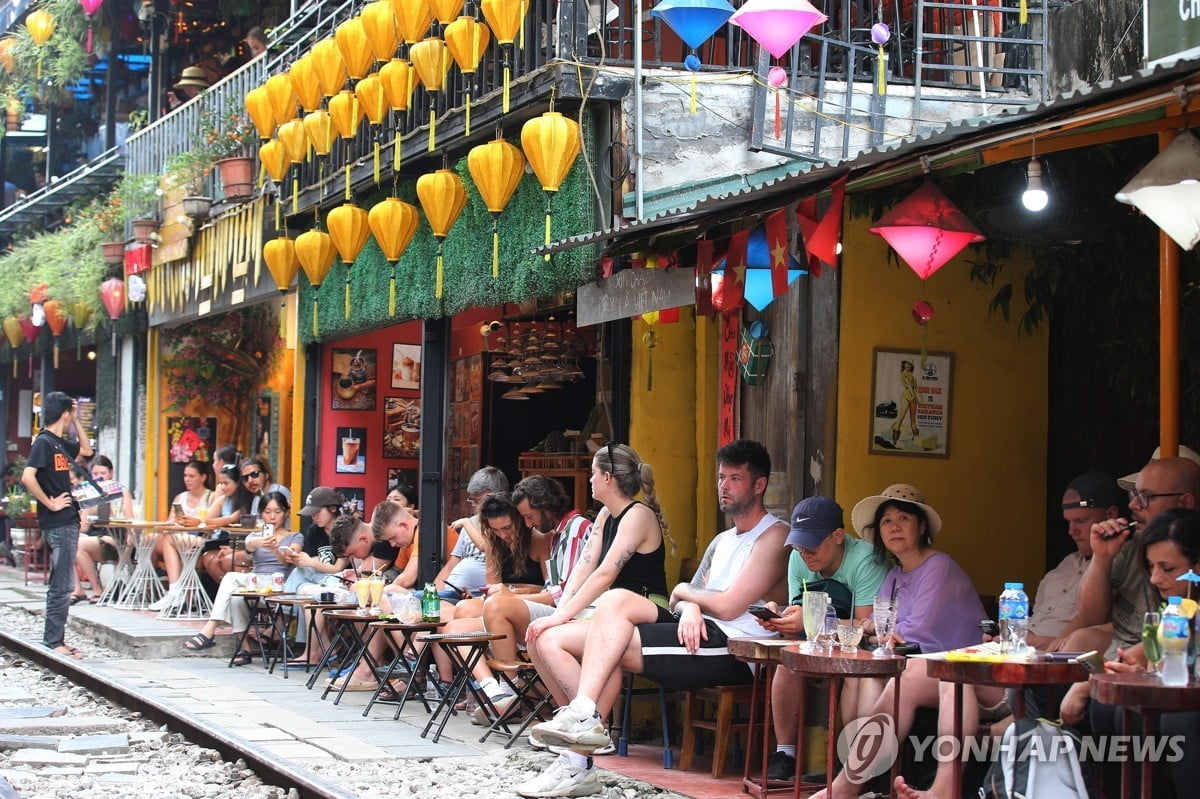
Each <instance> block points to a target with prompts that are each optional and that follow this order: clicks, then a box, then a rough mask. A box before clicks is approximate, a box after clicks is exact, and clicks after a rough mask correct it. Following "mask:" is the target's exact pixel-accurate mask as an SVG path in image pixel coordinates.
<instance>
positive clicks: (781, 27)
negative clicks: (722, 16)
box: [729, 0, 829, 58]
mask: <svg viewBox="0 0 1200 799" xmlns="http://www.w3.org/2000/svg"><path fill="white" fill-rule="evenodd" d="M827 19H829V17H827V16H825V15H824V14H822V13H821V12H820V10H819V9H817V8H816V7H814V6H813V4H812V3H810V2H808V0H748V2H747V3H746V4H745V5H743V6H742V7H741V8H739V9H738V10H737V11H735V12H734V14H733V16H732V17H730V18H729V21H730V22H731V23H732V24H734V25H739V26H741V28H742V30H744V31H746V33H747V34H748V35H749V36H750V38H751V39H753V40H754V41H756V42H758V43H759V44H761V45H762V46H763V47H764V48H766V50H767V52H769V53H770V54H771V55H773V56H775V57H776V58H782V57H783V56H784V55H785V54H786V53H787V51H788V50H791V49H792V45H794V44H795V43H796V42H798V41H800V40H801V39H802V38H804V35H805V34H806V33H808V32H809V31H810V30H812V29H813V28H815V27H816V26H817V25H820V24H821V23H823V22H824V21H825V20H827Z"/></svg>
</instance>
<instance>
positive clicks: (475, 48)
mask: <svg viewBox="0 0 1200 799" xmlns="http://www.w3.org/2000/svg"><path fill="white" fill-rule="evenodd" d="M442 37H443V38H444V39H445V40H446V47H447V48H449V50H450V55H451V56H453V57H454V63H456V64H458V71H459V72H461V73H462V74H463V77H464V80H463V95H464V98H463V100H464V103H463V104H464V109H463V127H464V129H465V132H466V135H468V136H470V135H471V85H472V84H473V83H474V82H475V70H476V69H478V68H479V62H480V61H481V60H483V54H484V52H485V51H486V50H487V46H488V42H490V41H491V39H492V34H491V33H490V32H489V31H488V28H487V25H484V24H483V23H482V22H476V21H475V20H474V19H473V18H472V17H459V18H458V19H456V20H454V21H453V22H451V23H450V24H449V25H447V26H446V29H445V30H444V31H442Z"/></svg>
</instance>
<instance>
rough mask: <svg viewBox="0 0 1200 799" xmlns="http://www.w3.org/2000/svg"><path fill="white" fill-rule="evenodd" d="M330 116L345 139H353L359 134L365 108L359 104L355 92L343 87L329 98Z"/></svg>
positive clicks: (334, 125)
mask: <svg viewBox="0 0 1200 799" xmlns="http://www.w3.org/2000/svg"><path fill="white" fill-rule="evenodd" d="M329 117H330V118H331V119H332V120H333V127H334V129H335V130H336V131H337V132H338V135H339V136H341V137H342V138H343V139H353V138H354V137H355V135H357V134H358V123H359V122H361V121H362V118H363V108H362V106H361V105H359V104H358V100H357V99H356V98H355V96H354V92H352V91H350V90H349V89H342V90H341V91H340V92H338V93H337V94H335V95H334V96H333V97H330V98H329Z"/></svg>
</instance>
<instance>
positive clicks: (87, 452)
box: [21, 391, 92, 659]
mask: <svg viewBox="0 0 1200 799" xmlns="http://www.w3.org/2000/svg"><path fill="white" fill-rule="evenodd" d="M42 422H43V424H44V427H43V428H42V431H41V432H40V433H38V435H37V438H35V439H34V440H33V444H32V446H31V447H30V448H29V459H28V460H27V461H26V463H25V471H24V472H22V473H21V484H22V485H24V486H25V490H26V491H28V492H29V495H30V496H31V497H33V499H34V500H36V501H37V515H38V527H39V528H40V529H41V531H42V540H43V541H45V542H46V544H47V545H48V546H49V547H50V585H49V587H48V588H47V590H46V624H45V631H44V633H43V635H42V643H44V644H45V645H46V646H48V647H50V648H51V649H53V650H54V651H55V652H58V653H59V654H60V655H67V656H69V657H73V658H76V659H78V658H80V657H81V655H80V654H79V650H77V649H75V648H74V647H70V646H67V645H66V643H65V638H66V627H67V612H68V610H69V609H70V606H71V598H70V595H71V592H72V591H73V590H74V589H75V549H76V546H77V545H78V542H79V508H78V507H76V505H75V500H74V499H72V498H71V469H72V468H73V467H74V468H79V467H77V466H75V459H76V458H77V457H79V456H80V455H82V456H83V457H85V458H90V457H91V455H92V445H91V442H90V441H88V437H87V434H86V433H84V431H83V429H82V428H81V427H80V425H79V420H78V418H77V417H76V416H75V400H74V399H72V398H71V397H70V396H69V395H67V394H64V393H63V392H61V391H51V392H50V393H48V394H47V395H46V396H45V397H44V398H43V399H42ZM72 431H74V435H75V440H74V441H72V440H71V439H70V438H69V437H68V436H69V435H70V434H71V432H72Z"/></svg>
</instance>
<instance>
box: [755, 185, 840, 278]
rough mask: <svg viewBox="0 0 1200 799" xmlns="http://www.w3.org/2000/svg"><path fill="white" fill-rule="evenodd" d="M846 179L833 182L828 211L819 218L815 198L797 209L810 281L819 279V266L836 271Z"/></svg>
mask: <svg viewBox="0 0 1200 799" xmlns="http://www.w3.org/2000/svg"><path fill="white" fill-rule="evenodd" d="M846 178H847V176H845V175H843V176H842V177H840V178H838V179H837V180H835V181H834V182H833V185H832V187H831V188H832V190H833V192H832V196H831V197H830V201H829V207H828V208H826V209H825V214H824V215H823V216H821V217H820V218H818V215H817V198H816V196H815V195H814V196H812V197H808V198H806V199H803V200H801V201H800V202H799V203H798V204H797V205H796V222H797V223H798V224H799V225H800V235H801V236H803V237H804V251H805V253H807V255H808V271H809V273H810V274H811V275H812V276H813V277H820V275H821V264H827V265H828V266H829V267H830V268H831V269H833V268H836V267H837V256H838V242H839V241H840V240H841V238H842V206H843V205H844V202H845V199H846ZM769 235H770V234H769V233H768V236H769ZM772 264H774V261H772ZM772 276H774V273H772Z"/></svg>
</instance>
